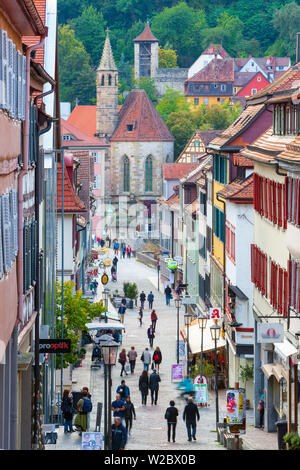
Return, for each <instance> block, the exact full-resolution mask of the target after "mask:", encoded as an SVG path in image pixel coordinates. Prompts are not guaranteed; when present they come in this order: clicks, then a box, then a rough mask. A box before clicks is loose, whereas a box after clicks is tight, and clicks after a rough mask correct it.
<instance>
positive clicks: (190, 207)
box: [184, 199, 200, 215]
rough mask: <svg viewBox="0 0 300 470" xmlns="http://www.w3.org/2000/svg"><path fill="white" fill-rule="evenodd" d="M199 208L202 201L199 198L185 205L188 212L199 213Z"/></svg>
mask: <svg viewBox="0 0 300 470" xmlns="http://www.w3.org/2000/svg"><path fill="white" fill-rule="evenodd" d="M199 209H200V202H199V199H195V200H194V201H193V202H191V203H190V204H187V205H186V206H185V207H184V210H185V211H186V212H187V213H188V214H191V215H193V214H197V212H199Z"/></svg>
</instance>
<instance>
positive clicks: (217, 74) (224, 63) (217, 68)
mask: <svg viewBox="0 0 300 470" xmlns="http://www.w3.org/2000/svg"><path fill="white" fill-rule="evenodd" d="M233 81H234V60H233V59H216V58H215V59H213V60H211V61H210V62H209V63H208V64H207V65H206V66H205V67H204V68H203V69H201V70H200V71H199V72H197V73H196V74H195V75H193V77H191V78H189V79H188V80H186V82H205V83H207V82H233Z"/></svg>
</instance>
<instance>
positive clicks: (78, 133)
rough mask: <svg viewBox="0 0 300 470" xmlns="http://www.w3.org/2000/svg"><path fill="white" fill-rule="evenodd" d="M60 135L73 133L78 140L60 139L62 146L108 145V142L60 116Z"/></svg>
mask: <svg viewBox="0 0 300 470" xmlns="http://www.w3.org/2000/svg"><path fill="white" fill-rule="evenodd" d="M60 122H61V135H62V136H63V135H73V136H74V137H76V139H78V140H62V147H98V148H99V147H108V146H109V144H108V143H107V142H106V141H104V140H103V139H98V137H93V136H90V135H88V134H86V133H85V132H83V131H82V130H80V129H78V127H75V126H73V124H71V123H70V122H69V121H66V120H65V119H63V118H61V120H60Z"/></svg>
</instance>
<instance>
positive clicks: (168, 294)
mask: <svg viewBox="0 0 300 470" xmlns="http://www.w3.org/2000/svg"><path fill="white" fill-rule="evenodd" d="M165 296H166V305H170V300H171V298H172V289H171V287H170V286H167V287H166V288H165Z"/></svg>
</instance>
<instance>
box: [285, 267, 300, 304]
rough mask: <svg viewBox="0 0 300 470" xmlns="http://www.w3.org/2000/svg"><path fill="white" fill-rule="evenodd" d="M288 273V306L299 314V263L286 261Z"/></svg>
mask: <svg viewBox="0 0 300 470" xmlns="http://www.w3.org/2000/svg"><path fill="white" fill-rule="evenodd" d="M288 272H289V279H290V299H291V300H290V306H291V308H292V309H293V310H294V311H295V312H296V313H300V262H299V261H298V260H295V259H293V258H292V259H291V260H290V261H288Z"/></svg>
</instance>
